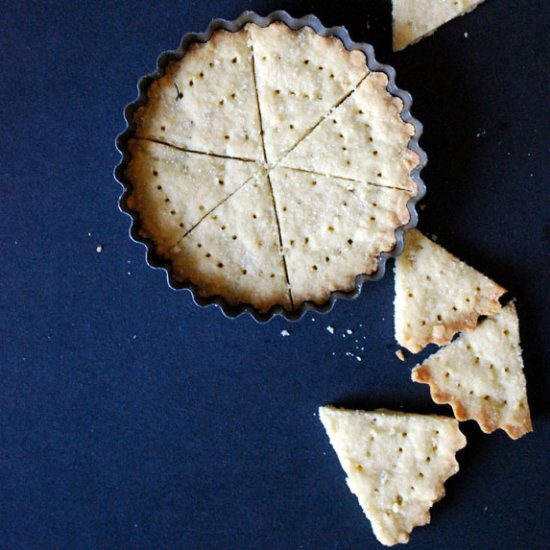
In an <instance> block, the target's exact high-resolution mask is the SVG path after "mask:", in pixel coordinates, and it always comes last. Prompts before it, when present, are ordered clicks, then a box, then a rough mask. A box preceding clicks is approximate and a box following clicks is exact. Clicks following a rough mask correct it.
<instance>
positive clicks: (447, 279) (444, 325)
mask: <svg viewBox="0 0 550 550" xmlns="http://www.w3.org/2000/svg"><path fill="white" fill-rule="evenodd" d="M505 292H506V291H505V289H504V288H502V287H501V286H499V285H497V284H496V283H494V282H493V281H491V279H489V278H488V277H486V276H485V275H483V274H482V273H479V271H476V270H475V269H474V268H472V267H470V266H468V265H466V264H465V263H464V262H461V261H460V260H458V259H457V258H455V257H454V256H453V255H452V254H450V253H449V252H447V251H446V250H445V249H444V248H442V247H441V246H439V245H437V244H435V243H434V242H432V241H431V240H430V239H428V238H427V237H425V236H424V235H422V233H420V231H418V230H416V229H413V230H411V231H408V232H407V233H406V235H405V248H404V250H403V254H401V256H399V257H398V258H397V260H396V262H395V337H396V339H397V341H398V342H399V344H401V345H402V346H404V347H406V348H407V349H408V350H409V351H411V352H413V353H417V352H419V351H420V350H421V349H422V348H424V347H425V346H426V345H428V344H429V343H430V342H433V343H435V344H438V345H440V346H441V345H445V344H448V343H449V342H450V341H451V339H452V337H453V336H454V335H455V334H456V333H457V332H464V331H472V330H473V329H474V328H475V327H476V324H477V319H478V317H479V316H480V315H492V314H493V313H496V312H497V311H499V310H500V303H499V301H498V299H499V297H500V296H502V295H503V294H504V293H505Z"/></svg>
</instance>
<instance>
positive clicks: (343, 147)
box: [281, 72, 419, 193]
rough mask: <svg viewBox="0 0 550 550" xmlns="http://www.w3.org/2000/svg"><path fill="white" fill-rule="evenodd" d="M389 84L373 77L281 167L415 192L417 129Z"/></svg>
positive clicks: (379, 75) (374, 74)
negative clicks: (405, 116)
mask: <svg viewBox="0 0 550 550" xmlns="http://www.w3.org/2000/svg"><path fill="white" fill-rule="evenodd" d="M387 85H388V77H387V76H386V75H385V74H384V73H380V72H372V73H370V74H369V75H368V76H367V78H366V79H365V80H364V81H363V82H362V83H361V84H360V85H359V87H358V88H357V90H355V92H353V93H352V94H351V95H350V96H349V97H348V98H347V99H346V100H345V101H344V102H343V103H342V104H341V105H339V106H338V107H337V108H336V109H335V110H334V111H333V112H332V113H330V115H329V116H327V117H326V118H325V119H324V120H323V121H322V122H321V124H319V126H317V127H316V128H315V129H314V130H313V131H312V132H311V134H309V135H308V136H307V137H306V138H305V139H304V140H303V141H302V142H301V143H299V144H298V145H297V147H296V148H295V149H294V150H293V151H292V152H291V153H290V154H289V155H288V156H287V157H286V158H284V159H283V160H282V161H281V164H282V165H283V166H286V167H289V168H301V169H303V170H309V171H312V172H320V173H322V174H325V175H329V176H335V177H341V178H347V179H354V180H356V181H366V182H369V183H375V184H377V185H382V186H385V187H394V188H398V189H405V190H407V191H410V192H411V193H415V192H416V183H415V182H414V180H413V179H412V177H411V171H412V170H413V168H414V167H415V166H417V165H418V163H419V157H418V155H417V154H416V153H414V152H413V151H412V150H411V149H409V148H408V144H409V141H410V139H411V137H412V136H413V135H414V131H415V130H414V127H413V125H412V124H409V123H407V122H404V121H403V120H402V119H401V116H400V114H401V111H402V109H403V103H402V101H401V100H400V99H399V98H397V97H394V96H392V95H391V94H390V93H389V92H388V91H387V89H386V87H387Z"/></svg>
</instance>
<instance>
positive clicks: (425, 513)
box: [319, 406, 466, 546]
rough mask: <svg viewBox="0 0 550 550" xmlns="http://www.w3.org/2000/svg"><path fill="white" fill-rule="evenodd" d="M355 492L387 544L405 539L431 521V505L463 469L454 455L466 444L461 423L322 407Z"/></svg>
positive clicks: (321, 413) (388, 413)
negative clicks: (450, 478) (414, 530)
mask: <svg viewBox="0 0 550 550" xmlns="http://www.w3.org/2000/svg"><path fill="white" fill-rule="evenodd" d="M319 418H320V420H321V422H322V423H323V426H324V427H325V430H326V431H327V434H328V436H329V438H330V443H331V445H332V446H333V447H334V450H335V451H336V454H337V455H338V460H339V461H340V464H341V465H342V468H343V469H344V471H345V473H346V476H347V483H348V486H349V488H350V490H351V492H352V493H353V494H354V495H355V496H356V497H357V498H358V500H359V503H360V504H361V507H362V508H363V511H364V513H365V515H366V516H367V518H368V519H369V520H370V522H371V525H372V529H373V531H374V534H375V536H376V538H377V539H378V540H379V541H380V542H381V543H382V544H384V545H386V546H393V545H394V544H398V543H406V542H408V540H409V534H410V533H411V531H412V530H413V529H414V528H415V527H417V526H419V525H425V524H426V523H429V521H430V512H429V510H430V508H431V507H432V505H433V503H434V502H436V501H438V500H440V499H441V498H443V496H444V495H445V488H444V483H445V481H446V480H447V479H448V478H449V477H451V476H452V475H454V474H456V473H457V472H458V469H459V467H458V463H457V461H456V458H455V455H456V453H457V451H458V450H460V449H462V448H463V447H465V445H466V438H465V437H464V435H462V433H461V432H460V430H459V428H458V422H457V421H456V420H455V419H453V418H447V417H444V416H427V415H420V414H408V413H403V412H394V411H389V410H385V409H378V410H375V411H373V412H364V411H352V410H345V409H336V408H334V407H330V406H328V407H321V408H320V409H319Z"/></svg>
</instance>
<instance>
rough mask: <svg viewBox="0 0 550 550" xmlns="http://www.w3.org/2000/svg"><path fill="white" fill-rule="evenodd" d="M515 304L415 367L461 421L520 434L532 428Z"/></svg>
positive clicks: (437, 399)
mask: <svg viewBox="0 0 550 550" xmlns="http://www.w3.org/2000/svg"><path fill="white" fill-rule="evenodd" d="M518 324H519V323H518V316H517V313H516V308H515V306H514V304H513V303H512V302H511V303H509V304H508V305H507V306H506V307H504V308H503V309H502V311H500V313H498V314H497V315H495V316H494V317H489V318H487V319H485V320H484V321H483V322H482V323H480V324H479V326H478V327H477V328H476V330H475V331H474V332H472V333H471V334H464V335H462V336H461V337H460V338H458V339H457V340H455V341H454V342H452V343H451V344H449V345H448V346H447V347H445V348H443V349H441V350H439V351H438V352H437V353H435V354H434V355H432V356H431V357H429V358H428V359H426V360H425V361H424V362H423V363H422V365H419V366H417V367H415V368H414V370H413V371H412V379H413V380H414V381H415V382H423V383H425V384H429V385H430V393H431V395H432V398H433V400H434V401H435V402H436V403H445V404H450V405H451V406H452V407H453V411H454V414H455V416H456V417H457V418H458V420H470V419H473V420H475V421H477V423H478V424H479V425H480V427H481V429H482V430H483V431H484V432H486V433H489V432H493V431H495V430H496V429H498V428H501V429H503V430H505V431H506V433H507V434H508V435H509V436H510V437H511V438H513V439H517V438H519V437H521V436H522V435H525V434H526V433H527V432H530V431H532V426H531V417H530V414H529V405H528V403H527V391H526V387H525V376H524V374H523V360H522V358H521V347H520V342H519V327H518Z"/></svg>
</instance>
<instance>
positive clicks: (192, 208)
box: [125, 139, 257, 256]
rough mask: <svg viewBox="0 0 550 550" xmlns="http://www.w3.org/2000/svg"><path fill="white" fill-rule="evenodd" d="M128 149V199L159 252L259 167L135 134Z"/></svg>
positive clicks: (164, 250) (162, 252) (177, 238)
mask: <svg viewBox="0 0 550 550" xmlns="http://www.w3.org/2000/svg"><path fill="white" fill-rule="evenodd" d="M128 150H129V151H130V154H131V159H130V162H129V163H128V168H127V169H126V174H125V175H126V177H127V178H128V180H129V181H130V182H131V183H132V193H131V195H130V196H129V197H128V202H127V204H128V206H129V207H130V208H131V209H132V210H135V211H136V212H138V213H139V219H140V231H141V233H142V235H143V236H145V237H149V238H151V239H152V240H153V241H154V243H155V247H156V251H157V253H158V254H159V255H160V256H166V254H167V252H168V251H169V249H170V248H171V247H172V246H174V245H175V244H176V243H177V242H178V241H179V240H180V239H181V238H182V237H183V235H185V233H187V232H188V231H189V230H190V229H192V228H193V226H194V225H195V224H197V223H198V222H199V221H200V220H201V219H202V218H203V217H204V216H206V214H207V213H208V212H209V211H210V210H212V209H213V208H214V207H216V206H217V205H218V204H219V203H221V202H222V201H223V200H224V199H225V198H226V197H227V196H229V195H230V194H231V193H233V192H235V191H236V190H237V189H238V188H239V186H241V185H243V184H244V183H245V181H247V180H248V179H250V177H251V176H252V174H253V173H254V171H255V170H257V165H256V164H255V163H253V162H243V161H240V160H230V159H218V158H214V157H210V156H207V155H200V154H196V153H185V152H183V151H180V150H178V149H174V148H173V147H169V146H167V145H162V144H159V143H155V142H152V141H149V140H142V139H133V140H131V141H130V142H129V144H128Z"/></svg>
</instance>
